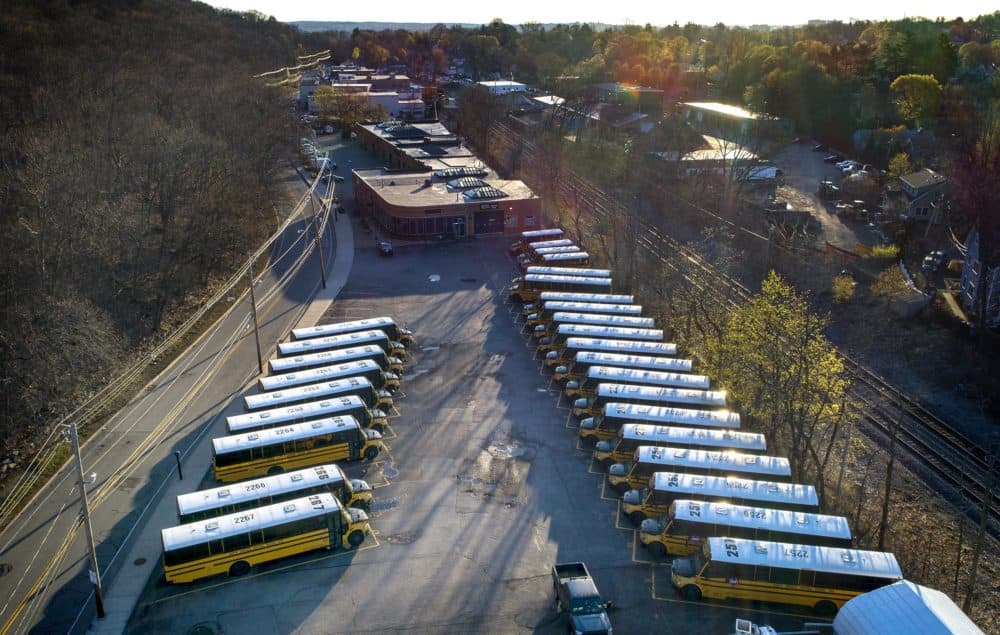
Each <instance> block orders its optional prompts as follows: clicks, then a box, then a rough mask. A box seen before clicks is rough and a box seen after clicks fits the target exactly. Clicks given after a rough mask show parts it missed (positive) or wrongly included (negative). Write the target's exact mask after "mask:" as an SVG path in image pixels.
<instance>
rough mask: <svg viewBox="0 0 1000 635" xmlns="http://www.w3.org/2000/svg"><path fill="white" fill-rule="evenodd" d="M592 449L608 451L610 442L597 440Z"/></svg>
mask: <svg viewBox="0 0 1000 635" xmlns="http://www.w3.org/2000/svg"><path fill="white" fill-rule="evenodd" d="M594 450H595V451H597V452H610V451H611V442H610V441H607V440H603V439H602V440H601V441H598V442H597V443H596V444H595V445H594Z"/></svg>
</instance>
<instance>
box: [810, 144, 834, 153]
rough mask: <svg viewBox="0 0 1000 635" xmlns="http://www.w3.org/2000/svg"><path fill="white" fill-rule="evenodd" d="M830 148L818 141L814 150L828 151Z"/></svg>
mask: <svg viewBox="0 0 1000 635" xmlns="http://www.w3.org/2000/svg"><path fill="white" fill-rule="evenodd" d="M829 149H830V148H828V147H826V144H824V143H817V144H816V145H814V146H813V152H826V151H827V150H829Z"/></svg>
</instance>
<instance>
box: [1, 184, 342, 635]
mask: <svg viewBox="0 0 1000 635" xmlns="http://www.w3.org/2000/svg"><path fill="white" fill-rule="evenodd" d="M286 184H287V186H288V187H289V188H290V190H291V191H293V192H294V193H295V195H301V193H302V192H304V191H305V188H304V186H303V184H302V182H301V180H299V179H298V177H296V176H294V174H292V173H291V172H289V175H288V177H287V178H286ZM288 212H289V209H283V210H279V215H287V214H288ZM306 228H307V224H306V222H305V221H304V220H301V219H300V220H298V221H295V222H293V223H292V224H291V225H290V226H289V227H288V229H287V231H286V232H285V233H284V235H283V236H282V237H281V238H280V239H279V240H278V241H277V242H276V243H275V245H274V249H273V252H272V261H271V268H270V269H269V271H268V272H267V273H266V275H265V276H264V277H263V279H262V280H260V282H259V283H258V285H257V289H256V291H257V298H258V303H259V305H260V307H259V312H260V316H259V317H260V326H261V336H262V340H263V342H262V343H263V346H264V349H265V356H267V355H269V354H270V352H271V351H273V349H274V345H275V343H276V342H277V340H278V339H279V338H281V337H283V336H284V335H285V333H286V332H287V331H288V329H289V328H290V327H291V325H293V324H294V323H295V322H297V321H298V319H299V316H300V314H301V312H302V311H303V309H304V306H305V305H304V304H303V303H304V302H305V301H306V300H307V299H308V298H310V297H312V296H313V294H314V293H315V291H316V288H317V284H318V283H317V279H318V277H319V276H318V262H317V261H316V260H315V256H313V258H312V259H310V260H309V261H307V262H306V263H305V265H304V267H303V268H302V270H301V271H300V272H299V273H298V274H297V275H292V277H291V280H290V281H289V282H288V284H287V285H286V286H285V287H284V289H283V290H282V291H281V292H278V293H272V291H273V290H274V289H275V284H276V281H277V280H278V279H279V278H280V277H281V276H283V275H286V274H289V275H291V274H293V271H292V269H293V267H292V262H293V261H294V260H295V258H296V257H297V256H298V255H300V254H301V253H302V245H303V244H304V243H305V241H303V240H298V239H299V238H300V236H301V233H302V232H303V231H304V230H305V229H306ZM331 244H332V243H331V241H330V240H329V239H327V240H326V249H327V250H329V249H330V246H331ZM328 257H329V256H328ZM250 324H251V323H250V319H249V304H248V301H247V300H246V298H242V299H240V300H239V302H238V304H237V305H236V306H234V307H233V309H232V310H231V311H230V312H229V313H227V314H226V315H225V316H224V317H223V318H222V319H221V320H220V321H219V322H218V323H217V324H216V325H215V326H214V327H212V328H211V329H210V330H209V331H208V332H207V333H206V334H205V336H203V337H202V338H201V339H200V340H198V341H197V342H196V343H195V344H194V345H193V346H192V347H191V348H190V350H188V351H187V352H185V353H184V354H183V355H182V356H181V357H180V358H179V359H178V360H177V361H176V362H175V363H174V364H172V365H171V366H170V367H169V368H168V369H167V370H166V371H165V372H164V373H162V374H161V375H160V376H159V377H157V378H156V380H154V381H153V382H152V383H150V384H149V385H148V386H146V388H145V389H144V390H143V392H142V394H141V395H139V396H138V397H137V398H136V399H135V400H134V401H133V402H132V403H130V404H129V405H128V406H127V407H126V408H124V409H123V410H122V411H121V412H120V413H118V415H117V416H115V417H114V418H113V419H112V420H111V421H110V422H109V423H108V424H107V425H106V426H105V428H104V430H102V431H100V432H98V433H96V434H95V435H94V436H93V437H92V438H91V439H90V440H89V441H88V442H87V443H86V444H85V446H84V448H83V462H84V466H85V470H86V471H87V472H91V471H93V472H96V474H97V481H96V483H95V484H94V485H92V486H90V487H89V488H88V492H89V495H90V499H91V503H92V508H93V525H94V532H95V537H96V542H97V545H98V546H97V552H98V562H99V566H100V568H101V570H102V574H103V577H104V580H103V581H104V586H105V587H106V588H109V587H111V586H112V585H113V584H114V581H115V579H116V577H117V576H118V574H119V573H120V572H121V570H122V568H123V567H133V566H138V565H137V563H132V562H128V563H126V562H124V554H125V553H126V551H125V548H126V547H128V545H129V542H130V540H131V539H132V538H133V537H134V536H135V530H136V529H137V528H138V527H141V526H142V524H143V523H144V522H145V520H146V518H147V517H148V514H149V512H150V510H151V507H150V503H151V502H155V501H157V500H158V499H159V496H160V493H161V491H162V489H163V488H164V487H165V486H167V485H169V484H171V483H173V482H174V481H175V480H176V479H177V474H176V466H175V461H174V457H173V453H174V452H175V451H177V452H180V453H181V456H182V457H184V468H185V471H186V474H188V475H193V474H195V473H197V472H200V471H203V470H204V465H203V464H199V465H193V464H191V461H190V460H189V457H190V456H191V453H192V451H193V449H194V448H196V447H197V444H198V443H200V442H204V439H205V438H206V431H207V429H208V426H209V425H211V423H212V422H213V421H215V420H216V414H217V413H218V412H219V410H220V408H221V407H222V406H223V405H224V404H226V403H227V402H228V401H229V400H230V399H231V398H232V396H233V395H234V394H236V393H237V392H238V391H239V390H240V389H242V387H243V386H244V385H245V384H246V382H247V381H248V380H249V379H250V378H251V377H253V376H254V375H256V372H257V361H256V349H255V344H254V341H253V334H252V330H250ZM188 478H191V477H190V476H188ZM78 510H79V495H78V492H77V490H76V485H75V474H74V473H73V472H71V471H69V470H66V471H64V472H63V473H61V474H60V475H58V476H57V477H55V478H53V479H52V480H51V482H50V483H49V484H48V485H47V486H46V487H45V488H44V490H42V491H41V492H40V493H39V495H38V496H37V497H36V498H35V500H34V501H33V502H32V504H31V505H30V507H29V510H28V511H27V512H26V513H25V514H23V515H22V516H21V517H20V518H18V519H17V520H15V521H14V522H13V523H12V524H11V526H10V527H8V529H7V530H6V531H4V532H3V534H2V535H0V546H2V547H0V548H2V556H0V562H2V563H3V565H4V566H3V571H4V572H5V574H3V577H2V578H0V597H3V598H4V600H3V604H2V605H0V624H6V625H7V627H9V628H10V631H9V632H28V631H29V630H31V631H32V632H44V633H48V632H51V633H65V632H70V631H77V632H82V630H83V629H85V628H86V626H87V624H88V623H89V622H90V619H91V618H92V617H93V615H94V602H93V599H92V595H91V589H92V587H91V584H90V583H89V581H88V579H87V570H88V568H89V567H88V564H89V562H88V560H87V557H86V553H87V552H86V548H85V543H84V540H83V537H82V536H83V532H82V531H76V532H73V531H72V527H73V526H74V524H75V521H76V518H77V514H78ZM70 535H72V536H75V538H73V539H72V540H69V541H65V542H64V538H65V537H66V536H70ZM39 582H41V583H40V584H39ZM107 610H108V612H109V615H110V614H112V613H114V612H120V611H123V610H124V611H126V616H127V614H128V613H130V612H131V606H128V607H121V606H115V605H114V603H109V604H108V606H107ZM0 630H3V629H0Z"/></svg>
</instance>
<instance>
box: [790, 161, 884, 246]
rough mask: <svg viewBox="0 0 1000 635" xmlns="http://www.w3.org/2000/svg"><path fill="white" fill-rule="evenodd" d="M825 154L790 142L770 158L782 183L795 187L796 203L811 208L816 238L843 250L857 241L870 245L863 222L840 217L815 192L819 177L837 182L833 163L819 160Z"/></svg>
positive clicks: (869, 234) (869, 233) (838, 175)
mask: <svg viewBox="0 0 1000 635" xmlns="http://www.w3.org/2000/svg"><path fill="white" fill-rule="evenodd" d="M827 154H828V153H827V152H813V151H812V144H808V143H792V144H790V145H788V146H787V147H786V148H784V149H783V150H781V151H780V152H778V153H777V154H776V155H775V156H774V162H775V164H776V165H777V166H778V167H780V168H781V169H782V171H783V172H784V181H785V186H786V187H789V188H792V189H793V190H794V191H795V205H796V207H801V208H802V209H806V210H809V211H811V212H812V213H813V216H814V217H815V218H816V219H817V220H818V221H819V222H820V224H821V225H822V228H823V229H822V232H821V233H820V236H819V238H820V240H825V241H828V242H830V243H831V244H833V245H836V246H837V247H840V248H841V249H847V250H850V249H852V248H853V247H854V246H855V245H856V244H858V243H861V244H863V245H868V246H871V245H872V244H873V243H874V241H875V237H874V234H872V233H871V231H870V230H869V229H868V226H867V225H866V224H865V223H862V222H860V221H850V220H844V219H842V218H840V217H839V216H837V215H836V214H834V213H833V207H832V205H831V206H829V207H827V206H826V204H825V203H824V202H823V201H822V200H820V198H819V196H817V194H816V191H817V188H818V186H819V182H820V180H821V179H824V178H827V179H830V180H831V181H833V182H834V183H836V184H838V185H839V184H840V172H839V171H838V170H837V168H836V166H834V165H829V164H826V163H823V157H824V156H826V155H827Z"/></svg>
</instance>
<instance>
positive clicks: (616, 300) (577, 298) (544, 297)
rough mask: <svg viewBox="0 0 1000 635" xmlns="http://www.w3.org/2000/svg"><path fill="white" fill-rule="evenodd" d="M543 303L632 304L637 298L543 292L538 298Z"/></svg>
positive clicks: (614, 295) (606, 294)
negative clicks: (553, 301) (550, 301)
mask: <svg viewBox="0 0 1000 635" xmlns="http://www.w3.org/2000/svg"><path fill="white" fill-rule="evenodd" d="M538 299H539V300H541V301H542V302H546V301H548V300H563V301H566V302H597V303H600V304H632V303H633V302H635V296H631V295H622V294H615V293H576V292H574V291H542V293H541V295H540V296H539V298H538Z"/></svg>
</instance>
